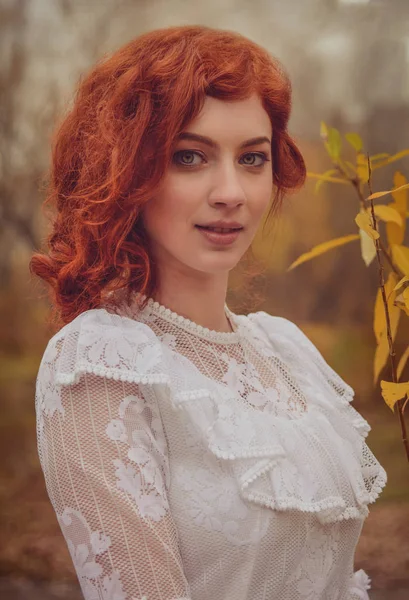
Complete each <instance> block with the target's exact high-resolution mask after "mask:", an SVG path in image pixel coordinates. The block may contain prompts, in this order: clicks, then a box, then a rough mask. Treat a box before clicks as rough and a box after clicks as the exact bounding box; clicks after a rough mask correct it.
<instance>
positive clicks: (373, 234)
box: [355, 209, 379, 240]
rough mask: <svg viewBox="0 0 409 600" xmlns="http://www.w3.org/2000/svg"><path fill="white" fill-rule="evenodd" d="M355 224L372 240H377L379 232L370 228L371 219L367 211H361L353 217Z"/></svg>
mask: <svg viewBox="0 0 409 600" xmlns="http://www.w3.org/2000/svg"><path fill="white" fill-rule="evenodd" d="M355 223H356V224H357V225H358V227H359V228H360V229H363V231H365V233H367V234H368V235H369V237H370V238H371V239H372V240H377V239H378V238H379V232H378V231H375V229H373V227H372V219H371V216H370V214H369V212H368V211H366V210H363V209H361V211H360V212H359V213H358V214H357V216H356V217H355Z"/></svg>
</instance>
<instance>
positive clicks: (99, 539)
mask: <svg viewBox="0 0 409 600" xmlns="http://www.w3.org/2000/svg"><path fill="white" fill-rule="evenodd" d="M58 521H59V523H60V527H61V530H62V532H63V534H64V537H65V539H66V541H67V545H68V549H69V551H70V554H71V558H72V561H73V563H74V566H75V569H76V572H77V575H78V579H79V582H80V585H81V589H82V592H83V594H84V596H85V598H87V599H88V598H89V599H93V598H95V599H102V600H125V599H126V595H125V593H124V590H123V587H122V583H121V578H120V575H119V573H118V571H115V570H113V571H111V573H109V574H104V570H103V567H102V566H101V565H100V564H99V562H98V557H100V556H101V555H102V554H104V553H106V552H108V550H109V548H110V546H111V538H110V537H109V535H106V534H104V533H102V532H101V531H91V529H90V527H89V525H88V523H87V521H86V519H85V518H84V516H83V515H82V514H81V512H80V511H78V510H74V509H73V508H65V509H64V512H63V513H62V514H61V515H58Z"/></svg>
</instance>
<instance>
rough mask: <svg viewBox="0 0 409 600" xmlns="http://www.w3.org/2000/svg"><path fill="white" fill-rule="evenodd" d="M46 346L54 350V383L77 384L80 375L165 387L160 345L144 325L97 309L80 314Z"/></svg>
mask: <svg viewBox="0 0 409 600" xmlns="http://www.w3.org/2000/svg"><path fill="white" fill-rule="evenodd" d="M50 342H52V344H50V343H49V345H48V347H47V349H46V351H45V355H44V360H47V355H48V353H49V352H50V351H51V352H53V351H55V350H57V352H58V353H59V356H58V358H57V362H56V374H55V381H56V383H57V384H61V385H71V384H73V383H77V382H78V381H79V379H80V377H81V374H82V373H94V374H95V375H100V376H102V377H107V378H112V379H118V380H122V381H128V382H134V383H145V384H156V383H164V384H169V382H170V377H169V374H168V373H167V372H166V369H165V365H164V360H163V354H162V348H161V344H160V342H159V340H158V338H157V337H156V335H155V334H154V333H153V331H152V330H151V328H150V327H149V326H148V325H146V324H145V323H141V322H139V321H135V320H133V319H130V318H127V317H123V316H120V315H117V314H113V313H110V312H108V311H107V310H105V309H104V308H101V309H92V310H88V311H85V312H83V313H81V314H80V315H79V316H78V317H77V318H76V319H74V320H73V321H71V323H69V324H68V325H66V326H65V327H63V328H62V329H61V330H60V331H59V332H58V334H57V335H56V336H54V338H52V340H50Z"/></svg>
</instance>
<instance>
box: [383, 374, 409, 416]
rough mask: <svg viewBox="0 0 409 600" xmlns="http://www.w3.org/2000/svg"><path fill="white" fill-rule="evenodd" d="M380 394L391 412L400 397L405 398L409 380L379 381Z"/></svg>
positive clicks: (408, 391) (408, 390) (408, 388)
mask: <svg viewBox="0 0 409 600" xmlns="http://www.w3.org/2000/svg"><path fill="white" fill-rule="evenodd" d="M381 389H382V396H383V399H384V400H385V402H386V404H387V405H388V406H389V408H390V409H391V411H392V412H394V408H395V404H396V402H397V401H398V400H400V399H401V398H405V396H406V394H408V393H409V382H408V381H405V382H404V383H394V382H393V381H384V380H382V381H381Z"/></svg>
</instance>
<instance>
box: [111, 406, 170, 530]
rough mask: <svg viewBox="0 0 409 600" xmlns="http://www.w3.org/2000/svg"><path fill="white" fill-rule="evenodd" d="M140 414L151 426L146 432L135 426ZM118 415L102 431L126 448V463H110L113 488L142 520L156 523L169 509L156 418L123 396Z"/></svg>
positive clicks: (162, 443)
mask: <svg viewBox="0 0 409 600" xmlns="http://www.w3.org/2000/svg"><path fill="white" fill-rule="evenodd" d="M144 412H146V413H147V415H146V416H145V419H144V421H145V420H148V422H150V423H151V428H150V429H146V430H143V429H138V428H136V427H135V424H136V423H138V421H139V422H140V421H141V419H138V416H139V415H142V413H144ZM118 416H119V418H118V419H112V420H111V421H110V422H109V423H108V425H107V427H106V430H105V431H106V433H107V435H108V437H109V438H110V439H111V440H112V441H117V442H121V443H123V444H127V446H128V447H129V450H128V452H127V457H128V459H129V461H130V462H129V463H128V464H125V463H124V462H123V461H122V460H120V459H115V460H114V461H113V464H114V465H115V475H116V477H117V486H118V488H119V489H121V490H123V491H125V492H127V493H128V494H129V495H130V496H131V497H132V498H133V499H134V501H135V503H136V505H137V506H138V509H139V511H140V513H141V515H142V517H149V518H151V519H153V520H154V521H159V520H160V519H161V518H162V517H164V516H165V514H166V512H167V511H168V510H169V505H168V502H167V500H166V488H167V487H168V486H169V470H168V467H167V464H166V459H165V454H166V440H165V438H164V436H163V433H162V430H161V428H160V422H159V419H158V417H154V416H153V415H152V410H151V408H148V407H146V405H145V403H144V401H143V399H142V398H140V397H139V396H126V397H125V398H124V399H123V400H122V402H121V404H120V405H119V415H118ZM158 465H161V468H159V466H158ZM164 478H165V479H164Z"/></svg>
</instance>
